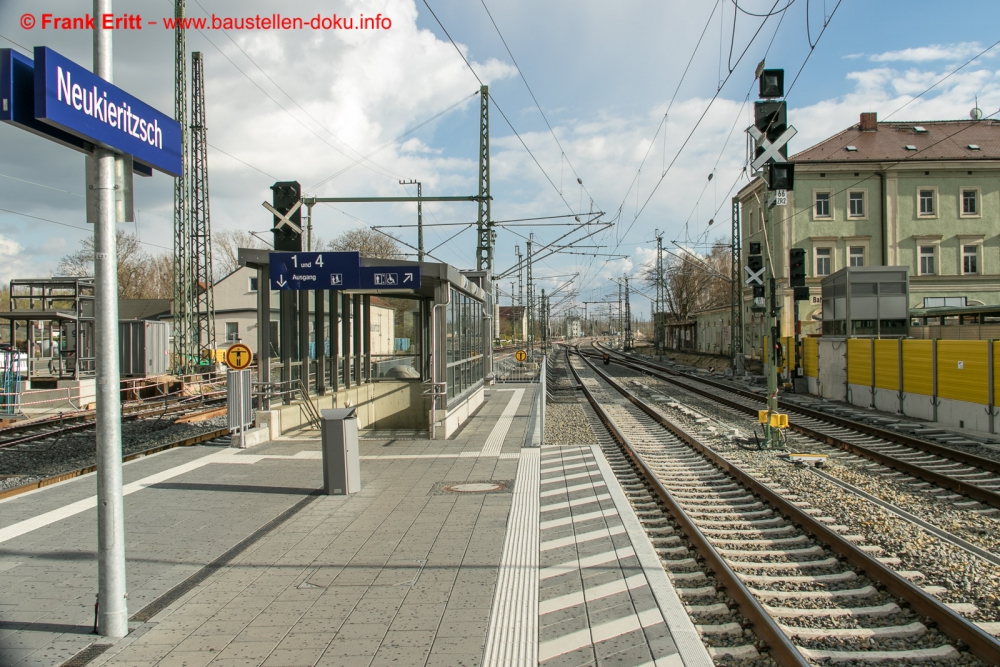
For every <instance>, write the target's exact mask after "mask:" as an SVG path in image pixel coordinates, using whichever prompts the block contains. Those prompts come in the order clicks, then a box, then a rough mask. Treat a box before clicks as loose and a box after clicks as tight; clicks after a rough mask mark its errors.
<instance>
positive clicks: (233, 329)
mask: <svg viewBox="0 0 1000 667" xmlns="http://www.w3.org/2000/svg"><path fill="white" fill-rule="evenodd" d="M239 339H240V323H239V322H226V340H230V341H232V340H239Z"/></svg>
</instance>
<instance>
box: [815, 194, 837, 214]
mask: <svg viewBox="0 0 1000 667" xmlns="http://www.w3.org/2000/svg"><path fill="white" fill-rule="evenodd" d="M821 194H825V195H827V196H828V197H829V199H828V200H827V205H828V207H829V209H830V211H829V215H817V214H816V202H817V201H818V199H819V198H818V196H817V195H821ZM812 218H813V220H834V219H835V216H834V207H833V190H813V196H812Z"/></svg>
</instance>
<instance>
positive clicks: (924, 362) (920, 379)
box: [903, 340, 934, 396]
mask: <svg viewBox="0 0 1000 667" xmlns="http://www.w3.org/2000/svg"><path fill="white" fill-rule="evenodd" d="M903 391H905V392H906V393H907V394H920V395H921V396H933V395H934V341H930V340H904V341H903Z"/></svg>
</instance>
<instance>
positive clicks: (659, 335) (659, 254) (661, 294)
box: [653, 230, 667, 354]
mask: <svg viewBox="0 0 1000 667" xmlns="http://www.w3.org/2000/svg"><path fill="white" fill-rule="evenodd" d="M666 302H667V290H666V282H665V281H664V277H663V234H660V233H659V230H657V232H656V307H655V308H654V312H653V344H654V345H655V346H656V349H657V353H658V354H659V352H660V351H661V350H662V349H663V348H664V347H665V342H664V338H665V335H664V334H665V333H666V327H665V326H664V323H665V314H664V312H663V311H665V310H666V309H667V306H666Z"/></svg>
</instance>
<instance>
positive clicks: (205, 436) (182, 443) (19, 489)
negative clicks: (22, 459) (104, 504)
mask: <svg viewBox="0 0 1000 667" xmlns="http://www.w3.org/2000/svg"><path fill="white" fill-rule="evenodd" d="M228 436H229V429H228V428H223V429H215V430H212V431H207V432H205V433H201V434H198V435H194V436H190V437H187V438H181V439H179V440H176V441H173V442H168V443H163V444H159V445H156V446H154V447H149V448H147V449H143V450H140V451H134V452H130V453H128V454H125V455H124V456H122V463H128V462H129V461H134V460H136V459H141V458H143V457H145V456H150V455H152V454H157V453H159V452H163V451H166V450H168V449H175V448H177V447H191V446H193V445H199V444H202V443H211V442H212V441H214V440H219V439H220V438H228ZM218 444H220V445H221V444H223V443H222V442H221V441H220V442H219V443H218ZM225 444H227V445H228V444H229V443H228V441H226V442H225ZM95 470H97V465H96V464H95V465H89V466H83V467H81V468H77V469H75V470H70V471H67V472H62V473H60V474H58V475H51V476H49V477H45V478H43V479H36V480H33V481H31V482H29V483H28V484H22V485H20V486H15V487H12V488H9V489H4V490H2V491H0V500H3V499H4V498H11V497H13V496H19V495H21V494H22V493H27V492H28V491H35V490H36V489H41V488H43V487H46V486H50V485H52V484H58V483H59V482H65V481H66V480H70V479H73V478H75V477H80V476H81V475H86V474H88V473H92V472H94V471H95Z"/></svg>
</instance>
